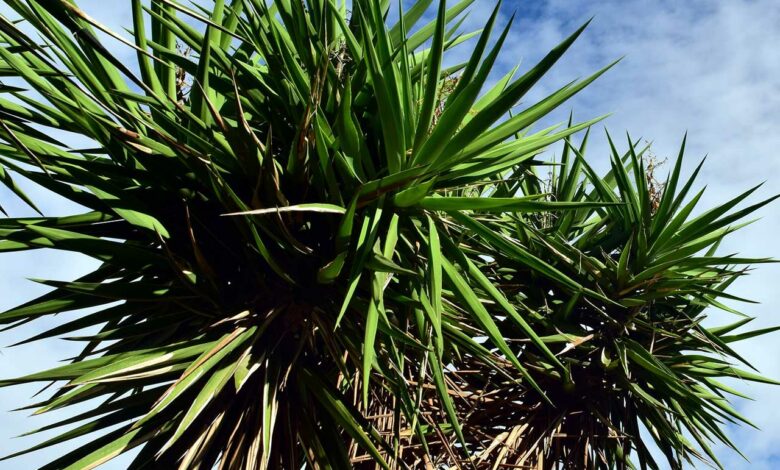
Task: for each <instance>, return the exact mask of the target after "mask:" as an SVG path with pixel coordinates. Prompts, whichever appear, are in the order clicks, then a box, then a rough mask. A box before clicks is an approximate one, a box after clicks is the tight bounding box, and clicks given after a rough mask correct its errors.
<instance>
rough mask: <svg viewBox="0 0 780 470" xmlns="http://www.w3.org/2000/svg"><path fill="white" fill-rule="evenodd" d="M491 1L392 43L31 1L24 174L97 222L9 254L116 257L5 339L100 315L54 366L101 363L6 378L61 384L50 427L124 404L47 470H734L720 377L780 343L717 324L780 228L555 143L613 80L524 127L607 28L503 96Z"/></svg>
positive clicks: (78, 224)
mask: <svg viewBox="0 0 780 470" xmlns="http://www.w3.org/2000/svg"><path fill="white" fill-rule="evenodd" d="M472 1H473V0H461V1H460V2H459V3H456V4H454V5H452V6H450V7H449V8H448V7H447V6H446V5H445V2H444V1H441V2H440V3H438V4H437V5H435V6H434V8H435V9H436V15H435V16H436V18H435V19H434V20H433V21H432V22H430V23H428V24H425V25H422V26H421V25H418V24H417V23H418V22H419V21H420V20H421V19H422V18H423V17H424V14H425V13H426V11H427V10H428V8H429V7H430V6H431V3H432V1H431V0H421V1H418V2H415V3H414V4H413V5H411V6H410V7H409V8H408V10H406V11H401V8H399V15H398V17H399V20H398V22H397V23H395V24H393V25H392V26H391V27H388V26H386V18H387V17H388V11H389V9H390V8H391V5H390V2H389V1H375V0H354V1H353V2H351V3H349V4H348V3H347V2H346V1H345V0H341V1H337V0H306V1H305V2H304V1H302V0H293V1H289V0H282V1H277V2H273V3H268V2H266V1H265V0H233V1H231V2H224V1H222V0H217V1H216V2H215V3H214V4H213V5H210V6H209V7H208V8H201V7H199V6H197V5H196V6H192V7H187V6H184V5H182V4H180V3H178V2H175V1H173V0H152V1H151V3H150V4H146V3H144V2H141V0H131V4H132V12H133V18H132V20H133V28H132V36H131V37H130V39H122V37H123V36H121V35H119V34H116V33H113V32H110V31H108V30H107V29H106V28H105V27H103V26H102V25H100V24H98V23H97V22H95V21H94V20H92V19H91V18H90V17H89V16H88V15H87V14H86V13H84V12H83V11H81V10H80V9H79V8H78V7H77V6H76V5H75V4H74V3H73V2H72V1H70V0H28V1H22V0H5V2H4V3H5V4H6V5H7V6H9V7H11V8H12V9H13V10H14V11H15V12H16V13H17V14H18V17H16V18H6V17H0V37H1V38H2V47H0V67H1V70H2V74H3V75H4V76H6V77H13V78H14V79H15V80H16V81H15V82H13V83H14V84H16V82H21V83H24V88H25V89H22V88H17V87H16V86H15V85H14V86H11V85H4V86H3V89H2V91H3V97H0V140H2V143H0V177H1V178H0V179H2V181H3V182H4V183H5V185H6V186H7V187H8V188H9V189H10V190H11V191H13V192H14V193H16V194H17V195H18V196H19V197H20V198H21V199H22V200H24V201H25V202H26V203H27V204H29V205H30V206H31V207H32V208H35V205H34V202H33V201H31V200H30V199H29V198H28V197H27V196H25V194H24V193H22V192H21V191H20V189H19V188H18V186H17V185H16V184H15V183H14V181H13V180H12V177H11V175H12V174H14V173H15V174H16V175H19V176H21V177H23V178H27V179H29V180H31V181H32V182H34V183H37V184H39V185H40V186H42V187H44V188H47V189H48V190H50V191H53V192H54V193H56V194H58V195H60V196H62V197H64V198H66V199H68V200H70V201H73V202H75V203H77V204H79V205H80V206H82V207H83V208H84V212H83V213H80V214H75V215H72V216H67V217H46V216H44V215H41V216H40V217H27V218H5V219H0V251H4V252H6V251H18V250H32V249H39V248H53V249H58V250H67V251H72V252H76V253H81V254H84V255H87V256H90V257H93V258H96V259H97V260H99V261H100V262H101V264H100V267H99V268H98V269H96V270H95V271H94V272H92V273H90V274H88V275H86V276H83V277H81V278H79V279H76V280H73V281H61V280H42V281H40V282H43V283H44V284H46V285H49V286H51V287H52V288H53V290H52V291H51V292H50V293H48V294H46V295H44V296H42V297H40V298H38V299H35V300H32V301H30V302H27V303H25V304H23V305H20V306H18V307H16V308H13V309H11V310H9V311H6V312H4V313H2V314H0V323H2V324H3V325H6V327H7V328H13V327H15V326H18V325H21V324H25V323H27V322H30V321H33V320H38V319H48V320H49V321H52V320H50V319H52V318H53V316H54V315H56V314H58V313H60V312H65V311H73V310H80V309H87V308H90V309H92V310H88V311H86V312H84V313H83V314H80V315H78V316H77V317H76V319H74V320H70V321H66V322H60V323H58V324H56V326H55V325H52V327H51V328H50V329H48V330H47V331H45V332H44V333H41V334H38V335H36V336H35V337H33V338H30V339H28V340H27V341H40V340H44V339H47V338H52V337H57V336H61V335H69V336H73V335H76V338H75V339H77V340H80V341H83V342H84V344H85V345H84V350H83V352H82V353H81V354H80V355H78V357H75V358H71V359H70V360H69V362H68V364H67V365H63V366H60V367H57V368H54V369H51V370H48V371H44V372H39V373H35V374H32V375H29V376H26V377H21V378H15V379H8V380H5V381H3V382H2V385H11V384H18V383H28V382H43V383H50V382H53V383H56V384H58V385H59V388H56V389H53V390H54V391H53V392H50V395H49V397H48V398H46V399H44V400H43V401H41V402H39V403H35V404H34V405H31V408H35V409H36V412H37V413H43V412H47V411H51V410H56V409H61V408H66V407H69V406H71V405H76V404H80V403H84V402H89V403H92V404H93V405H92V407H91V408H90V409H89V410H88V411H86V412H82V413H80V414H76V415H73V416H72V417H70V418H68V419H65V420H63V421H60V422H57V423H55V424H53V425H50V426H46V427H45V428H43V429H40V430H39V431H41V430H49V429H53V428H59V427H60V426H66V425H71V424H76V423H78V424H77V427H75V428H72V429H70V430H68V431H65V432H63V433H62V434H61V435H59V437H55V438H52V439H49V440H47V441H45V442H43V443H41V444H40V445H38V446H35V447H34V448H32V449H28V450H26V451H23V452H20V453H18V454H16V455H20V454H24V453H26V452H29V451H32V450H36V449H40V448H43V447H48V446H51V445H54V444H58V443H61V442H65V441H68V440H70V439H73V438H76V437H79V436H83V435H87V434H91V433H95V437H94V438H93V439H92V440H91V441H90V442H89V443H88V444H86V445H84V446H81V447H79V448H77V449H72V450H70V451H69V452H66V453H64V454H63V455H62V456H61V457H59V458H58V459H56V460H55V461H53V462H51V463H50V464H49V465H48V466H46V467H44V468H47V469H60V468H67V469H84V468H94V467H96V466H98V465H100V464H102V463H104V462H106V461H107V460H109V459H111V458H113V457H115V456H117V455H119V454H121V453H123V452H125V451H128V450H130V449H132V448H136V447H139V446H140V452H139V453H138V454H137V456H136V457H135V459H134V461H133V463H132V465H131V467H132V468H182V469H190V468H192V469H198V468H199V469H210V468H213V467H214V466H215V465H217V466H218V468H225V469H239V468H246V469H255V468H258V469H264V468H285V469H295V468H301V467H303V466H305V467H306V468H322V469H324V468H375V467H380V468H453V467H464V468H493V469H495V468H498V467H500V466H501V465H509V466H522V465H536V466H538V468H564V467H565V468H624V467H629V466H633V465H634V464H636V465H639V466H641V467H643V468H644V467H649V468H658V463H657V462H656V461H655V460H654V458H653V456H652V455H651V453H650V452H649V450H648V446H649V444H648V443H647V442H644V441H643V440H642V438H641V437H640V430H641V429H643V428H646V429H647V430H648V431H649V435H650V436H652V438H653V439H654V440H655V443H656V445H657V446H658V447H659V448H660V450H661V451H662V452H663V454H664V455H665V457H666V458H667V459H668V463H669V464H670V465H672V466H673V467H675V468H678V467H680V466H682V465H683V463H684V462H685V461H690V460H691V459H692V458H700V459H707V458H709V459H711V460H714V459H715V457H714V455H713V453H712V452H711V451H710V450H709V447H708V442H711V441H716V442H717V441H721V442H725V443H727V444H729V441H728V439H727V437H726V435H725V434H724V432H723V430H722V426H723V424H724V423H725V422H735V421H744V419H743V418H742V417H741V416H739V415H738V414H737V413H736V411H734V410H733V409H732V408H731V407H730V406H729V404H728V402H727V401H726V397H727V396H730V395H739V393H738V392H737V391H735V390H732V389H731V388H729V387H728V386H727V385H725V384H723V383H721V382H719V381H718V378H720V377H737V378H742V379H747V380H754V381H768V380H767V379H764V378H762V377H761V376H759V375H756V374H754V373H751V372H748V371H746V370H742V369H739V368H737V367H735V366H734V365H733V364H732V363H733V362H744V360H743V359H742V358H741V357H739V356H738V355H737V354H736V353H735V352H734V351H733V350H732V349H731V348H730V347H729V344H730V343H732V342H734V341H738V340H742V339H746V338H749V337H752V336H756V335H759V334H763V333H765V332H767V331H752V332H747V333H733V331H734V330H735V329H737V328H739V327H740V326H742V325H744V324H745V323H747V322H748V321H749V319H748V318H744V319H740V320H739V321H737V322H736V323H734V324H731V325H728V326H723V327H717V328H705V327H703V326H702V321H703V320H704V319H705V317H706V312H707V310H706V309H707V308H709V307H715V308H721V309H725V310H728V311H733V310H731V309H730V308H729V307H726V306H725V305H723V304H721V303H720V300H719V299H721V300H722V299H734V296H732V295H730V294H728V293H727V292H726V288H727V287H728V286H729V284H731V283H732V282H733V281H734V279H736V278H737V277H739V276H740V275H742V274H744V273H745V272H746V266H747V265H750V264H754V263H760V262H764V261H766V260H764V259H745V258H737V257H735V256H731V255H727V256H724V255H720V254H717V253H716V248H717V246H718V244H719V242H720V240H721V239H722V238H723V237H724V236H726V235H728V234H729V233H731V232H732V231H734V230H736V229H737V228H739V227H740V226H741V225H740V223H741V222H740V221H741V220H742V219H743V217H744V216H745V215H747V214H749V213H750V212H752V211H754V210H755V209H757V208H758V207H760V206H761V205H763V204H765V203H766V202H761V203H758V204H755V205H753V206H750V207H748V208H746V209H742V210H737V211H733V210H732V209H734V207H735V205H736V204H738V203H739V202H741V201H742V200H743V199H745V197H747V196H748V195H749V194H750V192H751V191H748V192H747V193H745V194H744V195H742V196H740V197H738V198H736V199H734V200H732V201H729V202H727V203H726V204H724V205H722V206H718V207H716V208H714V209H711V210H709V211H706V212H703V213H701V215H698V216H696V217H693V216H692V215H691V214H692V213H693V210H694V205H695V204H696V202H697V201H698V199H699V197H700V196H701V193H697V194H695V195H693V197H690V196H691V190H692V185H693V177H691V178H689V179H685V178H684V177H683V176H682V175H681V162H682V151H681V152H680V158H679V159H678V160H677V161H676V163H675V165H674V167H673V170H672V171H671V174H670V176H669V178H668V180H667V182H666V183H664V184H663V185H659V184H658V183H657V182H656V181H655V180H654V179H653V178H652V177H649V176H648V175H652V171H648V168H647V167H646V165H647V161H648V160H647V158H646V149H642V148H639V147H638V146H637V144H636V143H634V142H632V141H631V140H629V141H628V143H627V144H626V146H625V150H624V151H623V152H622V153H621V152H620V151H619V150H618V146H616V145H612V146H611V148H612V158H611V161H612V170H611V171H610V172H609V173H608V174H607V175H605V176H600V175H598V174H597V173H596V172H594V171H593V170H592V169H591V167H590V166H589V164H588V162H587V161H586V159H585V157H584V154H585V147H586V141H587V138H588V134H587V133H585V134H584V136H581V135H580V134H578V133H580V131H584V130H586V129H589V128H590V126H592V125H593V124H594V123H595V122H597V121H598V120H599V119H600V118H597V119H594V120H591V121H586V122H582V123H579V124H574V123H572V122H571V121H570V122H569V123H568V125H567V126H563V127H555V128H549V129H544V130H538V131H533V130H531V128H532V126H533V125H534V124H536V123H538V122H539V121H540V119H542V118H543V117H544V116H546V115H547V114H548V113H550V111H552V110H553V109H555V108H556V107H558V106H559V105H560V104H562V103H563V102H565V101H566V100H567V99H568V98H570V97H571V96H572V95H574V94H575V93H577V92H579V91H580V90H581V89H583V88H584V87H585V86H586V85H588V84H589V83H590V82H592V81H593V80H595V79H596V78H597V77H598V76H599V75H601V74H602V73H603V72H604V71H605V70H606V68H609V66H607V67H606V68H605V69H603V70H600V71H598V72H596V73H595V74H594V75H592V76H590V77H588V78H587V79H584V80H581V81H575V82H571V83H569V84H567V85H565V86H564V87H563V88H561V89H559V90H558V91H556V92H554V93H553V94H551V95H550V96H548V97H547V98H545V99H543V100H541V101H539V102H538V103H535V104H532V105H528V106H525V107H524V108H522V110H520V111H517V112H514V109H515V106H516V105H517V103H518V102H519V101H520V100H521V99H522V98H523V97H524V96H525V95H526V93H527V92H528V91H529V89H531V87H532V86H533V85H534V84H535V83H536V82H537V81H538V80H539V79H540V78H542V77H543V76H544V75H545V74H546V73H547V72H548V70H549V69H550V68H551V67H552V66H553V65H554V64H555V62H556V61H557V60H558V59H559V58H560V57H561V56H562V55H563V54H564V52H565V51H566V50H567V48H569V46H570V45H571V44H572V43H573V42H574V40H575V39H576V38H577V36H578V35H579V34H580V33H581V32H582V30H583V28H584V26H583V28H580V29H579V30H577V31H575V32H574V33H573V34H572V36H570V37H569V38H567V39H566V40H565V41H564V42H563V43H561V44H560V45H559V46H558V47H556V48H555V49H553V50H552V51H551V52H549V53H548V54H547V55H546V56H545V57H544V58H543V59H542V60H541V61H540V62H539V63H538V64H537V65H535V66H534V67H532V68H530V69H529V70H528V71H527V72H525V73H522V74H517V69H516V70H513V71H512V72H510V73H508V74H507V75H506V76H504V77H503V78H501V79H499V80H498V81H497V82H496V83H494V84H493V85H491V86H487V85H486V84H487V83H488V80H489V76H490V73H491V71H492V70H493V67H494V64H495V60H496V57H497V55H498V53H499V51H500V50H501V48H502V46H503V45H504V41H505V39H506V37H507V33H508V32H509V30H510V27H511V21H510V22H509V24H507V25H506V27H505V28H504V29H503V31H501V32H500V33H499V34H498V38H497V39H495V40H491V39H490V38H491V31H492V30H493V28H494V26H495V24H496V22H497V21H498V20H499V5H496V7H495V10H494V11H493V14H492V16H491V17H490V19H489V20H488V22H487V24H486V25H485V28H484V29H483V30H482V31H481V32H478V33H463V32H462V31H460V26H461V21H462V17H463V12H464V10H465V9H466V8H467V7H468V6H469V5H470V4H471V3H472ZM349 9H351V11H350V10H349ZM30 29H33V30H35V31H37V33H38V34H39V35H40V37H41V38H42V39H41V40H40V41H37V42H36V41H33V40H31V39H30V38H29V37H28V35H27V34H25V32H23V31H29V30H30ZM106 34H108V35H110V36H112V37H114V38H119V39H120V40H121V41H123V42H124V43H125V44H126V46H127V47H131V48H133V49H134V50H135V51H136V52H137V64H134V65H132V66H131V65H128V64H126V63H123V62H122V61H120V60H119V59H118V58H117V57H115V56H114V55H112V54H111V53H110V51H109V50H108V49H107V48H106V47H105V46H104V45H103V42H101V38H105V37H106V36H105V35H106ZM472 38H474V39H472ZM470 39H472V42H469V43H468V44H470V45H471V47H472V50H473V53H472V55H471V58H470V59H469V60H468V61H467V62H466V63H463V64H460V65H458V66H455V67H451V68H445V67H444V66H443V65H442V64H443V63H444V62H443V55H444V52H445V51H447V50H449V49H451V48H452V47H454V46H456V45H458V44H460V43H463V42H464V41H469V40H470ZM516 75H517V77H516ZM47 129H58V130H64V131H68V132H70V133H73V134H76V135H79V136H82V137H84V138H87V139H89V141H91V142H92V144H91V145H90V146H89V148H71V147H69V146H68V145H66V143H64V142H60V141H58V140H56V139H55V138H53V137H52V136H51V133H50V132H48V131H47ZM578 136H579V137H578ZM609 142H610V144H612V141H611V140H610V141H609ZM555 143H558V144H559V145H561V146H562V147H561V148H562V155H561V159H560V161H559V162H558V163H556V164H555V165H553V166H542V167H541V168H543V170H538V168H540V166H541V165H546V164H548V163H550V161H549V160H550V159H549V157H548V156H547V154H546V153H544V151H545V150H546V149H547V148H548V147H549V146H550V145H552V144H555ZM548 171H550V172H552V176H551V177H546V176H543V175H545V173H546V172H548ZM697 172H698V169H697ZM694 176H695V175H694ZM735 313H736V312H735ZM89 327H99V328H100V329H99V332H98V333H96V334H89V335H84V334H83V333H82V334H81V336H79V333H77V332H78V331H79V330H82V329H85V328H89ZM116 425H119V427H114V426H116ZM109 428H111V429H112V430H110V431H109V430H108V429H109ZM729 445H730V444H729ZM16 455H15V456H16ZM632 462H633V463H632ZM535 468H536V467H535Z"/></svg>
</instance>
